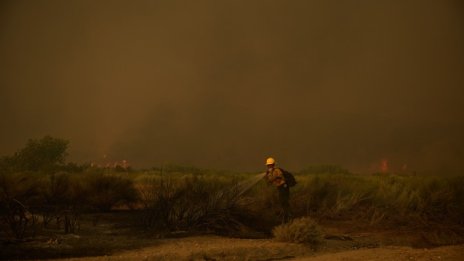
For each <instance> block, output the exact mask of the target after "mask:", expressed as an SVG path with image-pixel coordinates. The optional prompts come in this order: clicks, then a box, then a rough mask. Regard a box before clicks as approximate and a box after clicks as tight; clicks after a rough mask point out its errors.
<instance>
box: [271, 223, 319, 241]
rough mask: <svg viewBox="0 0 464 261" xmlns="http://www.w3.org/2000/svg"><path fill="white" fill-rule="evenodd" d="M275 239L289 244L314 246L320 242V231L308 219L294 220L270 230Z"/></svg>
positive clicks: (315, 224)
mask: <svg viewBox="0 0 464 261" xmlns="http://www.w3.org/2000/svg"><path fill="white" fill-rule="evenodd" d="M272 234H273V235H274V237H275V239H276V240H278V241H282V242H290V243H308V244H310V245H313V246H316V245H318V244H319V243H321V242H322V230H321V228H320V227H319V225H318V224H317V223H316V222H315V221H314V220H312V219H311V218H309V217H303V218H298V219H294V220H292V221H291V222H289V223H286V224H282V225H280V226H277V227H275V228H274V229H273V230H272Z"/></svg>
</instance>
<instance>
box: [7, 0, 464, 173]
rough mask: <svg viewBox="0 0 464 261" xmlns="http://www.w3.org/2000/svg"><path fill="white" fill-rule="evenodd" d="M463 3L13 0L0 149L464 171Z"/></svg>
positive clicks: (224, 163)
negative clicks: (34, 142) (65, 142)
mask: <svg viewBox="0 0 464 261" xmlns="http://www.w3.org/2000/svg"><path fill="white" fill-rule="evenodd" d="M463 15H464V9H463V5H462V2H461V1H457V0H456V1H419V0H416V1H368V0H365V1H274V0H273V1H238V0H234V1H214V0H211V1H167V0H166V1H141V0H138V1H93V0H92V1H90V0H89V1H85V0H79V1H77V0H76V1H69V0H68V1H61V0H56V1H51V0H42V1H33V0H30V1H17V0H14V1H13V0H11V1H5V0H3V1H2V2H1V3H0V88H1V89H0V117H1V119H2V120H1V128H0V145H1V146H0V155H8V154H12V153H13V152H15V151H16V150H18V149H19V148H21V147H22V146H24V144H25V142H26V141H27V139H29V138H40V137H42V136H44V135H52V136H54V137H59V138H65V139H69V140H70V150H69V152H70V158H69V159H70V160H73V161H77V162H92V161H98V160H101V159H102V157H103V155H107V157H109V158H111V159H114V160H122V159H126V160H128V161H129V162H130V163H131V164H132V165H133V166H135V167H151V166H155V165H159V164H166V163H177V164H188V165H196V166H201V167H208V168H222V169H231V170H256V169H260V168H262V167H263V164H264V159H265V158H266V157H268V156H270V155H272V156H274V157H275V158H276V159H277V161H278V162H280V163H281V164H282V165H283V166H284V167H286V168H289V169H294V170H297V169H301V168H304V167H305V166H308V165H311V164H323V163H327V164H341V165H343V166H345V167H347V168H350V169H352V170H356V171H366V172H367V171H373V170H374V169H375V168H377V166H379V164H380V162H381V161H382V160H388V163H389V167H390V168H392V169H397V170H398V169H408V170H414V171H419V172H420V171H422V172H425V171H441V172H442V173H451V172H460V171H463V170H464V167H463V162H464V149H463V148H464V137H463V133H464V117H463V116H464V115H463V114H464V102H463V98H464V95H463V94H464V89H463V87H464V16H463Z"/></svg>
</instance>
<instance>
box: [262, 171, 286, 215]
mask: <svg viewBox="0 0 464 261" xmlns="http://www.w3.org/2000/svg"><path fill="white" fill-rule="evenodd" d="M266 178H267V181H268V182H269V183H270V184H272V185H274V186H276V187H277V191H278V192H279V201H280V206H281V207H282V221H283V222H284V223H285V222H288V221H289V219H290V188H289V187H288V185H287V183H286V182H285V178H284V175H283V172H282V170H281V169H279V168H272V169H268V170H267V172H266Z"/></svg>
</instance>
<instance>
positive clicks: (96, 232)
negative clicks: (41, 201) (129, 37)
mask: <svg viewBox="0 0 464 261" xmlns="http://www.w3.org/2000/svg"><path fill="white" fill-rule="evenodd" d="M129 218H130V217H128V216H126V214H124V213H121V214H117V213H112V214H107V215H90V216H86V217H84V218H83V219H82V224H81V229H80V230H79V232H78V233H77V234H64V233H63V232H62V231H61V230H58V229H50V230H47V231H43V232H44V233H45V232H47V233H48V234H46V235H42V236H40V237H36V238H35V239H34V240H31V241H28V242H23V243H20V244H18V243H11V242H10V243H6V242H3V243H2V244H0V247H1V251H0V259H2V260H47V259H48V260H79V261H92V260H96V261H101V260H163V261H164V260H206V261H211V260H261V261H264V260H318V261H325V260H343V261H350V260H408V261H409V260H424V261H425V260H464V244H462V241H450V242H445V243H443V245H447V246H441V247H432V245H431V244H430V243H427V234H429V235H435V234H434V233H429V232H427V233H426V231H425V232H424V231H417V230H414V229H406V228H403V229H402V230H401V229H395V230H385V229H378V230H374V229H372V228H370V229H366V227H364V226H362V225H360V224H358V225H356V223H353V224H351V223H342V222H339V221H338V222H329V223H325V224H323V228H324V233H325V237H324V240H323V242H322V243H321V244H320V245H318V246H317V247H311V246H309V245H304V244H293V243H282V242H276V241H275V240H273V239H272V238H270V237H269V236H268V235H267V236H266V235H264V236H261V237H254V238H253V239H250V237H246V236H245V238H244V237H241V238H240V237H235V238H233V237H225V236H217V235H211V234H202V235H201V234H196V235H195V234H191V233H178V234H176V233H174V234H168V235H155V234H153V233H151V232H147V231H143V230H134V229H133V226H132V225H131V224H127V222H126V221H127V220H128V219H129ZM445 238H447V239H452V237H451V236H449V234H448V233H446V235H445ZM453 242H454V243H453Z"/></svg>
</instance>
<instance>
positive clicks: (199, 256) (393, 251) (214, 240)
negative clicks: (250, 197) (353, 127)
mask: <svg viewBox="0 0 464 261" xmlns="http://www.w3.org/2000/svg"><path fill="white" fill-rule="evenodd" d="M329 244H330V243H329ZM342 245H343V244H342ZM349 245H352V243H351V244H350V243H348V244H344V246H341V245H340V246H338V247H339V248H338V249H337V248H336V247H335V248H334V246H329V245H328V244H326V246H325V247H324V246H322V248H321V249H318V250H314V249H311V248H310V247H308V246H305V245H301V244H288V243H280V242H275V241H273V240H270V239H234V238H224V237H217V236H199V237H188V238H181V239H164V240H161V242H160V243H159V244H157V245H155V246H150V247H145V248H142V249H138V250H130V251H121V252H116V253H114V254H113V255H111V256H102V257H84V258H74V259H71V260H83V261H84V260H85V261H91V260H98V261H100V260H298V261H303V260H307V261H328V260H343V261H350V260H408V261H409V260H424V261H425V260H464V245H456V246H445V247H438V248H431V249H428V248H420V249H417V248H411V247H401V246H383V247H373V248H359V249H356V247H353V246H351V247H350V246H349ZM334 251H335V252H334ZM68 260H69V259H68Z"/></svg>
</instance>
